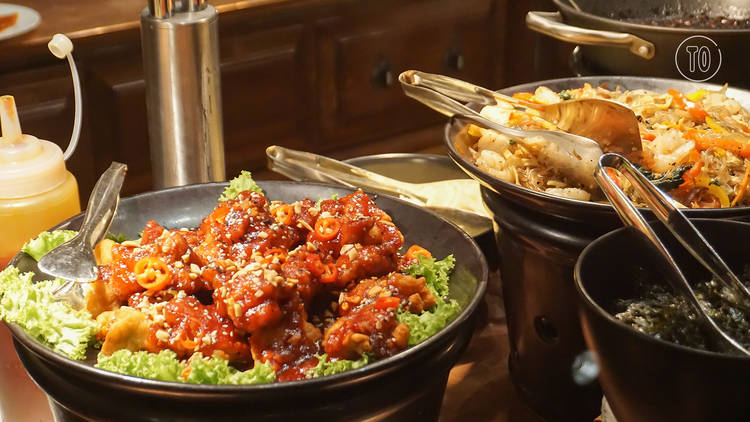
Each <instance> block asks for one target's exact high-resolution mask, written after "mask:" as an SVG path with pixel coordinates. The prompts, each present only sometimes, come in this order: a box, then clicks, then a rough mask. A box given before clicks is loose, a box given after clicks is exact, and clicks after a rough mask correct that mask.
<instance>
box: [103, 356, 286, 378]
mask: <svg viewBox="0 0 750 422" xmlns="http://www.w3.org/2000/svg"><path fill="white" fill-rule="evenodd" d="M96 367H97V368H101V369H105V370H107V371H112V372H118V373H121V374H127V375H132V376H136V377H141V378H150V379H155V380H161V381H172V382H188V383H194V384H263V383H270V382H273V381H274V380H275V379H276V372H274V370H273V368H271V366H270V365H269V364H257V365H255V367H253V368H252V369H248V370H247V371H239V370H237V369H235V368H234V367H232V366H230V365H229V363H228V362H227V361H226V360H224V359H221V358H217V357H210V358H204V357H203V356H202V355H201V354H200V353H196V354H195V355H193V357H192V358H191V359H189V360H188V361H180V360H178V359H177V355H176V354H175V353H174V352H173V351H171V350H162V351H161V352H159V353H149V352H145V351H140V352H131V351H129V350H127V349H122V350H118V351H116V352H114V353H112V354H111V355H109V356H105V355H103V354H101V353H100V354H99V356H98V358H97V363H96Z"/></svg>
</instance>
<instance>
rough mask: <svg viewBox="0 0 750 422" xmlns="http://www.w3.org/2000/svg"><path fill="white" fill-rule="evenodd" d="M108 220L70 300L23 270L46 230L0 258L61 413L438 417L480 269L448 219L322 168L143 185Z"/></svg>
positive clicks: (28, 358) (24, 347) (5, 303)
mask: <svg viewBox="0 0 750 422" xmlns="http://www.w3.org/2000/svg"><path fill="white" fill-rule="evenodd" d="M248 176H249V174H248ZM220 196H221V198H220ZM217 198H220V199H219V201H218V203H217ZM306 198H307V199H306ZM81 217H82V216H80V215H79V216H76V217H73V218H71V219H70V220H68V221H66V222H64V223H62V224H60V225H59V226H57V227H55V228H54V229H55V230H62V229H69V230H75V229H76V228H77V227H78V226H79V225H80V222H81V220H82V218H81ZM52 233H53V234H54V235H60V233H63V232H60V231H54V232H52ZM110 233H111V234H112V235H113V236H111V239H110V240H109V241H108V242H105V241H103V242H102V245H106V246H101V248H100V250H98V255H97V257H98V260H100V262H99V269H98V274H99V278H98V280H97V281H95V282H94V283H92V284H91V285H90V286H89V287H88V288H87V296H86V297H87V302H86V308H85V309H84V310H82V311H76V312H77V313H76V312H72V311H70V310H68V309H64V308H65V306H67V305H64V304H61V303H60V302H55V301H54V300H53V299H54V298H52V297H51V296H50V291H51V290H52V289H54V288H55V287H56V286H57V284H56V283H58V284H59V282H49V281H41V282H38V281H37V279H38V278H39V277H38V276H37V277H34V278H32V277H31V275H24V274H25V272H27V271H33V270H34V269H35V263H36V261H35V258H38V256H32V255H38V254H39V253H43V249H45V248H49V247H51V245H53V244H55V243H57V242H59V241H60V239H54V237H55V236H54V235H53V236H50V237H48V238H38V239H37V243H32V244H31V245H30V247H29V248H27V249H26V250H27V251H28V253H24V252H22V253H19V254H18V255H17V256H16V257H15V258H14V259H13V260H12V261H11V267H9V268H8V269H6V270H5V271H3V272H2V273H0V303H1V304H2V306H1V307H2V308H3V310H2V311H0V316H1V317H2V318H3V319H4V320H5V322H6V323H8V326H9V328H10V329H11V332H12V334H13V336H14V344H15V346H16V350H17V352H18V354H19V357H20V359H21V361H22V363H23V364H24V366H25V367H26V369H27V371H28V372H29V374H30V375H31V377H32V378H33V379H34V381H35V382H36V383H37V384H39V386H40V387H41V388H42V389H43V390H44V391H45V392H46V393H47V394H48V395H49V397H50V399H51V400H50V402H51V404H52V408H53V412H54V413H55V414H56V415H57V417H58V418H59V419H60V420H76V421H77V420H107V421H129V422H130V421H152V420H180V421H206V420H211V421H225V420H226V421H229V420H232V421H236V420H251V419H252V420H255V421H284V420H291V419H293V418H300V417H304V418H307V419H311V420H323V419H325V420H331V421H337V420H342V421H343V420H364V419H367V420H415V419H416V418H418V419H419V420H436V419H437V417H438V415H439V412H440V405H441V403H442V397H443V393H444V390H445V385H446V382H447V378H448V374H449V372H450V369H451V367H452V366H453V364H454V363H455V362H456V361H457V360H458V358H459V355H460V354H461V352H462V351H463V350H464V349H465V347H466V346H467V344H468V342H469V340H470V338H471V335H472V332H473V326H474V313H475V312H474V311H475V310H476V308H477V305H478V304H479V302H480V300H481V297H482V295H483V293H484V290H485V287H486V282H487V264H486V262H485V259H484V257H483V255H482V253H481V251H480V250H479V248H478V247H477V245H476V243H475V242H474V241H473V240H472V239H471V238H470V237H469V236H468V235H466V234H465V233H464V232H463V231H461V230H460V229H458V228H457V227H456V226H454V225H452V224H450V223H448V222H446V221H445V220H443V219H441V218H440V217H437V216H436V215H434V214H432V213H430V212H429V211H425V210H423V209H421V208H419V207H415V206H413V205H410V204H408V203H406V202H403V201H400V200H397V199H393V198H389V197H384V196H379V197H378V196H375V195H367V194H365V193H363V192H361V191H354V190H351V189H346V188H339V187H334V186H328V185H322V184H315V183H299V182H277V181H268V182H259V183H258V184H257V185H255V184H254V182H251V181H248V179H243V178H242V177H240V178H238V179H235V180H234V181H233V182H232V184H230V188H227V185H226V184H225V183H212V184H203V185H192V186H185V187H179V188H172V189H166V190H160V191H155V192H148V193H144V194H140V195H136V196H133V197H129V198H124V199H122V200H121V201H120V205H119V208H118V211H117V214H116V216H115V219H114V221H113V223H112V226H111V228H110ZM60 236H62V235H60ZM38 249H42V251H41V252H40V251H39V250H38ZM39 283H41V284H39ZM40 286H42V287H40ZM416 380H418V382H415V381H416Z"/></svg>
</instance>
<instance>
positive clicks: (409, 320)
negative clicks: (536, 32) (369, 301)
mask: <svg viewBox="0 0 750 422" xmlns="http://www.w3.org/2000/svg"><path fill="white" fill-rule="evenodd" d="M460 310H461V306H460V305H459V304H458V302H456V301H455V300H454V299H450V300H448V301H445V300H444V299H443V298H441V297H437V300H436V302H435V306H433V307H432V309H429V310H427V311H424V312H422V313H421V314H413V313H411V312H409V311H404V310H400V311H398V313H397V315H396V317H397V318H398V320H399V322H403V323H404V324H406V325H408V326H409V346H413V345H415V344H419V343H421V342H423V341H425V340H427V339H428V338H430V337H431V336H433V335H434V334H435V333H437V332H438V331H440V330H442V329H443V327H445V326H446V325H447V324H448V323H449V322H450V321H451V320H452V319H453V317H455V316H456V314H458V311H460Z"/></svg>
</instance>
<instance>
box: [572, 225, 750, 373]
mask: <svg viewBox="0 0 750 422" xmlns="http://www.w3.org/2000/svg"><path fill="white" fill-rule="evenodd" d="M691 221H693V222H701V221H706V222H710V223H715V222H716V221H722V223H721V224H732V225H750V223H745V222H741V221H731V220H715V219H708V218H696V219H691ZM628 230H630V228H629V227H620V228H619V229H615V230H612V231H611V232H609V233H607V234H604V235H602V236H600V237H598V238H597V239H595V240H594V241H593V242H591V243H590V244H589V245H588V246H586V247H585V248H584V249H583V251H582V252H581V254H580V255H579V258H578V260H576V265H575V268H574V269H573V279H574V280H575V286H576V291H577V292H578V295H579V296H580V298H582V299H583V300H582V302H583V304H584V305H583V306H586V307H588V308H589V309H591V310H593V311H594V312H595V313H596V314H598V315H599V317H602V318H604V319H605V320H607V322H608V323H609V324H610V325H613V324H614V325H615V326H616V327H618V328H620V329H622V330H624V331H626V332H628V333H631V334H633V335H636V336H638V338H640V339H642V340H645V341H648V342H651V343H656V344H658V345H661V346H664V347H667V348H671V349H674V350H675V351H679V352H686V353H694V354H697V355H700V356H703V357H708V358H712V359H716V358H720V359H736V360H738V361H745V360H749V359H750V357H746V356H734V355H729V354H725V353H720V352H714V351H711V350H701V349H696V348H694V347H689V346H684V345H681V344H677V343H672V342H670V341H667V340H662V339H659V338H656V337H653V336H650V335H648V334H646V333H643V332H640V331H638V330H636V329H635V328H633V327H631V326H629V325H627V324H625V323H623V322H622V321H620V320H618V319H617V318H615V316H614V315H612V314H611V313H609V312H607V310H606V309H604V308H603V307H601V306H600V305H599V303H598V302H597V301H595V300H594V299H593V298H592V297H591V296H590V295H589V293H588V291H586V289H585V287H584V286H583V280H582V276H581V265H582V261H583V258H585V257H586V255H588V253H589V251H590V250H592V249H596V248H600V245H601V244H605V243H606V242H607V241H608V240H609V239H611V238H613V237H617V236H622V235H623V234H622V233H623V232H625V231H628Z"/></svg>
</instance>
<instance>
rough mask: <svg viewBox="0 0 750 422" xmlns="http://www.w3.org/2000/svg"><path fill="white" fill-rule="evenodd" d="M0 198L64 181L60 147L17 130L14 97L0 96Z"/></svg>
mask: <svg viewBox="0 0 750 422" xmlns="http://www.w3.org/2000/svg"><path fill="white" fill-rule="evenodd" d="M0 126H2V135H3V136H2V137H0V199H11V198H22V197H26V196H33V195H38V194H40V193H43V192H46V191H49V190H51V189H53V188H55V187H57V186H59V185H60V184H62V183H63V182H64V181H65V178H66V176H67V172H66V169H65V161H64V160H63V153H62V150H61V149H60V147H58V146H57V145H55V144H54V143H52V142H49V141H44V140H40V139H37V138H36V137H34V136H31V135H24V134H23V133H21V125H20V123H19V122H18V112H17V111H16V104H15V100H14V99H13V97H12V96H10V95H5V96H2V97H0Z"/></svg>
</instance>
